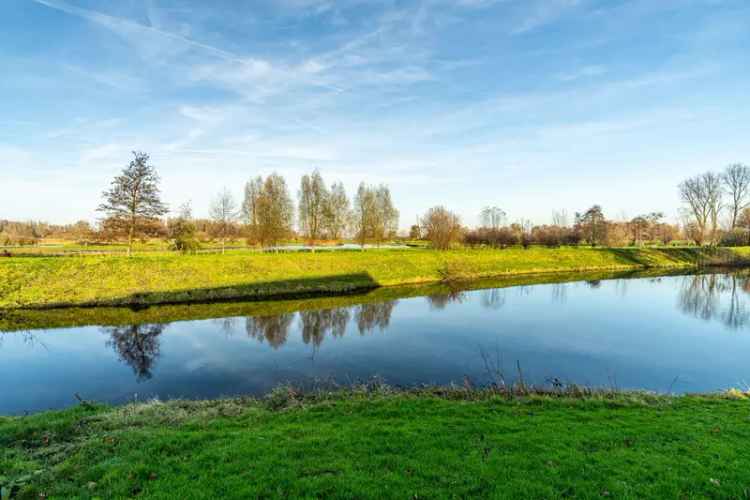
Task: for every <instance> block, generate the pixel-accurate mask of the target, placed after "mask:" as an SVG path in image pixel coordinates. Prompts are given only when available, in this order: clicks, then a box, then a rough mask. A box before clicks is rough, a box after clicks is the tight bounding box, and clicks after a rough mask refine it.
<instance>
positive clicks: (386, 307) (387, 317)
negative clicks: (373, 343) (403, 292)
mask: <svg viewBox="0 0 750 500" xmlns="http://www.w3.org/2000/svg"><path fill="white" fill-rule="evenodd" d="M396 304H398V301H397V300H391V301H388V302H380V303H377V302H376V303H373V304H362V305H359V306H357V309H356V312H355V313H354V318H355V321H356V323H357V329H359V333H360V335H364V334H366V333H369V332H371V331H373V330H374V329H375V328H376V327H377V328H378V329H379V330H380V331H381V332H383V331H385V330H386V329H387V328H388V325H389V324H390V323H391V315H392V314H393V309H394V308H395V307H396Z"/></svg>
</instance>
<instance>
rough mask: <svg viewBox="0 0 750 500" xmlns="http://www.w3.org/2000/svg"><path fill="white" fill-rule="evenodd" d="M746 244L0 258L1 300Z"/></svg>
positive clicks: (394, 278)
mask: <svg viewBox="0 0 750 500" xmlns="http://www.w3.org/2000/svg"><path fill="white" fill-rule="evenodd" d="M746 255H748V249H731V250H729V249H699V248H664V249H637V248H617V249H608V248H558V249H547V248H530V249H521V248H512V249H505V250H455V251H447V252H438V251H433V250H418V249H413V250H368V251H365V252H361V251H340V252H332V253H328V252H318V253H277V254H276V253H255V252H234V253H230V254H227V255H187V256H185V255H176V254H164V255H141V256H135V257H132V258H127V257H119V256H87V257H18V258H15V257H11V258H0V308H18V307H52V306H55V307H60V306H72V305H149V304H160V303H181V302H198V301H211V300H222V299H239V298H250V299H260V298H275V297H282V296H286V297H288V296H295V295H305V294H336V293H350V292H353V291H356V290H364V289H371V288H375V287H379V286H393V285H403V284H415V283H429V282H437V281H453V280H471V279H479V278H487V277H496V276H507V275H521V274H531V273H551V272H568V271H592V270H625V269H638V268H649V267H664V268H670V267H671V268H675V267H690V266H696V265H700V264H709V263H736V262H737V261H738V260H743V261H744V259H745V256H746Z"/></svg>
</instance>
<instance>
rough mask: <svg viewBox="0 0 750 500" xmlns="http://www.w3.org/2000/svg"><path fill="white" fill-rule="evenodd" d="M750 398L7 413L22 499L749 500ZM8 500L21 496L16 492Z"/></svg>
mask: <svg viewBox="0 0 750 500" xmlns="http://www.w3.org/2000/svg"><path fill="white" fill-rule="evenodd" d="M749 417H750V402H749V401H748V400H746V399H740V398H737V399H730V398H728V397H721V396H711V397H698V396H692V397H655V396H647V395H640V394H619V395H612V394H602V395H598V396H597V395H594V396H586V397H582V398H572V397H559V396H526V397H521V398H514V399H507V398H506V397H501V396H498V395H493V394H492V393H490V392H482V391H473V392H472V391H463V390H460V389H454V390H442V391H440V390H422V391H419V392H415V393H394V392H390V391H388V390H378V391H374V392H373V391H369V392H367V391H363V392H361V393H359V392H357V391H351V392H347V393H342V394H333V395H328V396H318V397H314V398H311V399H306V398H305V397H298V396H296V395H294V394H290V393H288V392H283V391H282V392H278V391H277V393H275V394H274V395H273V396H272V397H271V398H269V399H267V400H264V401H260V402H258V401H253V400H241V399H234V400H218V401H206V402H185V401H173V402H169V403H148V404H141V405H129V406H125V407H119V408H107V407H99V406H79V407H76V408H73V409H69V410H65V411H57V412H47V413H42V414H38V415H33V416H29V417H20V418H19V417H14V418H9V417H6V418H0V485H2V486H3V487H4V488H5V493H6V494H10V495H12V497H14V498H16V497H17V498H39V497H40V495H45V496H46V497H47V498H94V497H96V498H129V497H132V496H136V495H138V496H140V497H143V498H220V497H221V498H224V497H226V498H257V497H262V498H282V497H283V498H300V497H303V498H304V497H306V498H314V497H316V498H399V499H400V498H448V497H450V498H468V497H481V498H560V497H576V498H602V497H612V498H699V497H700V498H750V453H748V451H747V450H748V442H750V418H749ZM3 498H6V497H3Z"/></svg>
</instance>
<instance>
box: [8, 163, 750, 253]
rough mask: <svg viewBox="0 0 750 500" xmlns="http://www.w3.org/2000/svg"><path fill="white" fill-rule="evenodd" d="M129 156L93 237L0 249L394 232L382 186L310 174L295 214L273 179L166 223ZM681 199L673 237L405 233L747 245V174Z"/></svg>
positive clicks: (497, 220)
mask: <svg viewBox="0 0 750 500" xmlns="http://www.w3.org/2000/svg"><path fill="white" fill-rule="evenodd" d="M133 155H134V158H133V160H132V161H131V162H130V163H129V164H128V166H127V167H125V168H124V169H123V171H122V173H121V174H120V175H118V176H116V177H115V178H114V179H113V181H112V183H111V185H110V188H109V189H108V190H106V191H105V192H104V193H103V195H102V198H103V201H102V203H101V205H100V206H99V208H98V210H99V211H101V212H102V213H104V215H105V217H104V218H103V219H102V220H101V222H100V224H99V225H98V227H97V228H93V227H92V226H91V225H90V224H89V223H88V222H85V221H79V222H77V223H75V224H71V225H51V224H46V223H42V222H14V221H3V220H0V244H2V245H9V244H15V245H24V244H33V243H36V242H38V241H39V240H41V239H48V238H59V239H67V240H70V239H74V240H77V241H81V242H85V243H89V242H109V241H123V240H124V241H127V248H128V254H130V253H131V252H132V248H133V244H134V241H136V240H142V241H145V240H146V239H148V238H162V239H167V240H169V242H170V246H171V248H172V249H174V250H176V251H181V252H194V251H196V250H197V249H198V248H199V246H200V244H201V242H206V241H213V242H217V241H218V242H219V244H220V247H221V249H222V252H223V251H224V250H225V248H226V244H227V242H232V241H236V240H238V239H244V240H245V241H246V242H247V243H248V244H250V245H257V246H260V247H263V248H268V247H277V246H278V245H279V244H280V243H282V242H283V241H288V240H290V239H296V238H302V239H303V240H304V241H305V242H306V243H308V244H309V245H312V246H315V245H316V244H318V243H320V242H321V241H324V240H341V239H345V238H350V239H353V240H354V241H356V242H357V243H359V244H360V245H362V246H364V245H365V244H366V243H374V244H377V245H380V244H382V243H383V242H385V241H388V240H390V239H393V238H394V237H395V236H396V234H397V231H398V221H399V212H398V210H397V209H396V208H395V206H394V203H393V200H392V197H391V193H390V190H389V188H388V186H386V185H383V184H381V185H378V186H373V185H367V184H365V183H362V184H360V185H359V187H358V189H357V192H356V193H355V195H354V198H353V200H351V201H350V198H349V196H348V195H347V193H346V190H345V188H344V185H343V184H342V183H341V182H334V183H332V184H330V185H328V184H326V182H325V181H324V179H323V177H322V176H321V174H320V172H318V171H317V170H314V171H313V172H312V173H310V174H308V175H304V176H303V177H302V179H301V182H300V186H299V189H298V191H297V203H296V206H295V203H294V201H293V200H292V196H291V195H290V192H289V188H288V186H287V183H286V180H285V179H284V178H283V177H282V176H280V175H278V174H276V173H272V174H270V175H268V176H267V177H265V178H263V177H261V176H258V177H255V178H252V179H250V180H249V181H248V182H247V183H246V185H245V186H244V192H243V196H242V200H241V202H240V203H238V202H237V201H236V200H235V198H234V197H233V195H232V193H231V192H230V191H229V190H228V189H226V188H225V189H224V190H222V191H221V192H220V193H218V194H217V195H216V197H215V198H214V200H213V201H212V202H211V205H210V207H209V215H210V218H209V219H197V218H194V217H193V214H192V209H191V206H190V204H189V203H186V204H184V205H182V206H181V207H180V208H179V209H178V210H177V211H176V214H175V216H173V217H171V218H167V219H164V216H165V215H166V214H167V213H168V212H169V209H168V207H167V206H166V204H165V203H164V202H163V201H162V199H161V193H160V190H159V182H160V179H159V176H158V174H157V172H156V169H155V168H154V167H153V166H152V165H151V164H150V163H149V156H148V155H147V154H145V153H142V152H134V153H133ZM679 194H680V198H681V200H682V201H683V208H682V212H681V213H682V217H683V221H682V222H683V223H682V226H681V227H680V226H677V225H673V224H669V223H666V222H664V220H663V219H664V215H663V214H662V213H660V212H651V213H647V214H643V215H639V216H637V217H634V218H632V219H630V220H617V221H615V220H611V219H608V218H607V217H605V214H604V211H603V209H602V207H601V206H600V205H593V206H592V207H590V208H589V209H587V210H585V211H583V212H578V213H575V215H574V217H573V218H572V221H571V220H569V217H568V215H567V213H566V212H565V211H559V212H555V213H554V214H553V216H552V224H550V225H537V226H534V225H532V224H531V223H530V222H529V221H525V220H518V221H516V222H513V223H508V221H507V219H508V216H507V213H506V212H505V210H503V209H502V208H500V207H498V206H487V207H485V208H484V209H482V210H481V212H480V213H479V214H478V215H479V220H480V221H481V224H480V226H479V227H477V228H474V229H469V228H467V227H465V226H463V225H462V222H461V219H460V217H459V216H458V215H457V214H455V213H453V212H451V211H450V210H448V209H447V208H446V207H444V206H436V207H433V208H431V209H429V210H428V211H427V212H426V213H425V214H424V216H422V217H421V218H420V219H419V221H418V223H417V224H415V225H414V226H412V227H411V230H410V232H409V238H410V239H412V240H426V241H429V242H430V244H431V246H432V247H434V248H437V249H448V248H451V247H453V246H456V245H468V246H472V247H479V246H486V247H496V248H504V247H508V246H514V245H521V246H524V247H528V246H529V245H545V246H550V247H554V246H560V245H579V244H586V245H591V246H625V245H643V244H647V243H651V244H654V243H659V244H669V243H670V242H672V241H674V240H677V239H688V240H690V241H692V242H694V243H695V244H698V245H702V244H712V245H715V244H723V245H740V244H742V245H747V244H750V167H747V166H745V165H742V164H733V165H729V166H728V167H726V168H725V169H724V170H723V171H722V172H719V173H717V172H706V173H704V174H701V175H698V176H695V177H691V178H689V179H686V180H685V181H683V182H682V183H680V185H679ZM295 227H296V229H297V231H296V232H295Z"/></svg>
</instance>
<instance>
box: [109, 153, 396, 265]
mask: <svg viewBox="0 0 750 500" xmlns="http://www.w3.org/2000/svg"><path fill="white" fill-rule="evenodd" d="M133 154H134V159H133V160H132V161H131V162H130V164H129V165H128V166H127V167H126V168H125V169H124V170H123V172H122V174H121V175H118V176H117V177H115V179H114V180H113V181H112V185H111V187H110V189H109V190H107V191H105V192H104V193H103V199H104V201H103V203H102V204H101V205H100V206H99V208H98V210H99V211H101V212H103V213H104V214H105V215H106V221H107V222H108V223H109V225H110V226H111V227H113V228H114V229H115V230H119V231H120V233H121V234H126V235H127V242H128V253H130V251H131V249H132V246H133V239H134V237H135V236H137V235H138V234H141V233H142V232H143V231H144V230H147V229H148V227H149V225H152V224H154V223H155V222H157V221H158V220H159V218H160V217H161V216H163V215H165V214H166V213H167V212H168V209H167V207H166V205H165V204H164V203H163V202H162V200H161V198H160V192H159V176H158V175H157V173H156V169H155V168H154V167H153V166H152V165H151V164H150V163H149V156H148V155H147V154H146V153H140V152H134V153H133ZM297 199H298V203H297V210H296V214H295V205H294V202H293V201H292V197H291V194H290V192H289V188H288V187H287V183H286V180H285V179H284V178H283V177H282V176H280V175H278V174H277V173H272V174H270V175H268V176H267V177H265V178H263V177H261V176H258V177H255V178H253V179H251V180H250V181H248V182H247V184H246V185H245V189H244V197H243V199H242V202H241V203H238V202H237V201H236V200H235V198H234V196H233V195H232V193H231V192H230V191H229V190H228V189H226V188H225V189H224V190H222V192H220V193H219V194H218V195H216V197H215V199H214V200H213V201H212V203H211V206H210V209H209V214H210V218H211V221H212V223H213V224H212V225H211V229H212V232H213V233H214V235H215V236H216V237H217V238H218V240H219V241H220V243H221V249H222V252H224V250H225V247H226V242H227V240H229V239H232V238H237V237H244V238H245V239H246V240H247V242H248V243H249V244H252V245H260V246H261V247H274V246H277V245H278V244H279V243H280V242H281V241H283V240H285V239H288V238H291V237H292V236H294V235H295V233H294V226H295V221H298V224H297V226H298V228H299V233H298V235H299V236H301V237H302V238H304V239H305V240H306V241H307V242H308V243H310V244H312V245H315V243H316V242H318V241H320V240H321V239H334V240H335V239H340V238H342V237H344V236H346V235H351V236H352V237H354V238H355V239H356V240H357V241H359V242H360V243H361V244H362V245H363V246H364V245H365V243H367V242H374V243H375V244H381V243H382V242H383V241H385V240H386V239H389V238H392V237H394V236H395V235H396V232H397V230H398V218H399V212H398V210H396V208H395V207H394V205H393V200H392V199H391V193H390V189H389V188H388V186H386V185H383V184H381V185H379V186H371V185H367V184H365V183H364V182H363V183H361V184H360V185H359V188H358V189H357V193H356V195H355V197H354V200H353V202H350V201H349V197H348V196H347V194H346V190H345V189H344V186H343V184H342V183H340V182H334V183H333V184H331V186H330V188H329V187H328V186H327V185H326V183H325V182H324V180H323V177H322V176H321V175H320V172H318V171H317V170H315V171H314V172H312V174H310V175H305V176H303V177H302V181H301V183H300V188H299V191H298V193H297ZM105 224H106V223H105ZM167 228H168V234H169V237H170V239H171V240H173V246H174V249H175V250H180V251H191V250H193V249H194V248H195V247H196V245H197V241H196V238H195V233H196V232H197V229H198V228H197V225H196V223H195V221H194V220H193V217H192V213H191V210H190V206H189V205H183V206H182V207H181V209H180V210H179V212H178V216H177V217H176V218H173V219H170V220H168V222H167Z"/></svg>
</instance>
